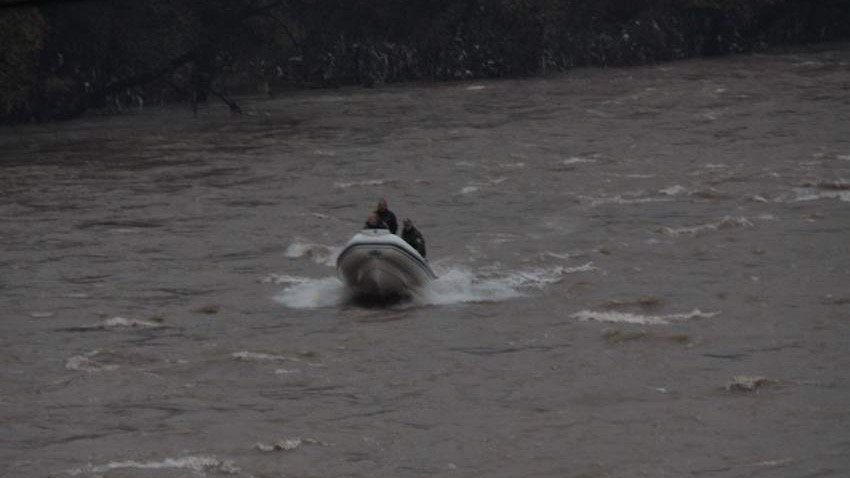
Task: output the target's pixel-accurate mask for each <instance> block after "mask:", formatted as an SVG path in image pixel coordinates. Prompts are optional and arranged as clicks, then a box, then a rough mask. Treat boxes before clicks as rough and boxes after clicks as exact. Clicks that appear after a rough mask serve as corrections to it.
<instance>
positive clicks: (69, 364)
mask: <svg viewBox="0 0 850 478" xmlns="http://www.w3.org/2000/svg"><path fill="white" fill-rule="evenodd" d="M99 353H100V351H99V350H93V351H91V352H89V353H87V354H84V355H75V356H73V357H71V358H69V359H68V360H67V361H65V368H66V369H68V370H76V371H80V372H88V373H96V372H104V371H111V370H116V369H117V368H118V366H117V365H107V364H102V363H100V362H98V361H96V360H94V358H93V357H95V356H97V355H98V354H99Z"/></svg>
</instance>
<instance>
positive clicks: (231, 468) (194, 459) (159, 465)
mask: <svg viewBox="0 0 850 478" xmlns="http://www.w3.org/2000/svg"><path fill="white" fill-rule="evenodd" d="M127 468H135V469H141V470H163V469H185V470H191V471H194V472H196V473H201V474H204V473H206V472H220V473H227V474H236V473H239V472H240V471H241V470H240V469H239V468H237V467H236V466H235V465H234V463H233V462H232V461H230V460H219V459H218V458H215V457H212V456H185V457H182V458H166V459H164V460H162V461H149V462H139V461H133V460H128V461H115V462H111V463H107V464H105V465H91V464H89V465H88V466H85V467H83V468H78V469H75V470H70V471H69V472H68V474H70V475H72V476H76V475H81V474H84V473H85V474H102V473H107V472H110V471H112V470H119V469H127Z"/></svg>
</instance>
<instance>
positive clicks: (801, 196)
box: [794, 188, 850, 202]
mask: <svg viewBox="0 0 850 478" xmlns="http://www.w3.org/2000/svg"><path fill="white" fill-rule="evenodd" d="M794 194H795V195H796V197H795V198H794V202H804V201H816V200H819V199H838V200H839V201H841V202H850V191H841V190H834V191H830V190H826V191H825V190H821V189H814V188H794Z"/></svg>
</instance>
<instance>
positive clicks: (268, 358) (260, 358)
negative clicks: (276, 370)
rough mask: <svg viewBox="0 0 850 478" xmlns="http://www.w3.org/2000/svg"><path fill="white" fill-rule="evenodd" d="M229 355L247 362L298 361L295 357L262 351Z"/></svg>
mask: <svg viewBox="0 0 850 478" xmlns="http://www.w3.org/2000/svg"><path fill="white" fill-rule="evenodd" d="M231 356H232V357H233V358H235V359H237V360H245V361H248V362H282V361H291V362H300V360H298V359H297V358H290V357H285V356H283V355H274V354H267V353H263V352H248V351H242V352H234V353H232V354H231Z"/></svg>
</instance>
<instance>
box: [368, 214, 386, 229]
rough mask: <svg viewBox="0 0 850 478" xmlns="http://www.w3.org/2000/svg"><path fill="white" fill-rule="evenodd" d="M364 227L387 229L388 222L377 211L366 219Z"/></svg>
mask: <svg viewBox="0 0 850 478" xmlns="http://www.w3.org/2000/svg"><path fill="white" fill-rule="evenodd" d="M363 229H387V224H386V223H385V222H384V221H382V220H381V218H380V217H378V214H377V213H374V212H373V213H371V214H369V217H368V218H367V219H366V224H364V225H363Z"/></svg>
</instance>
